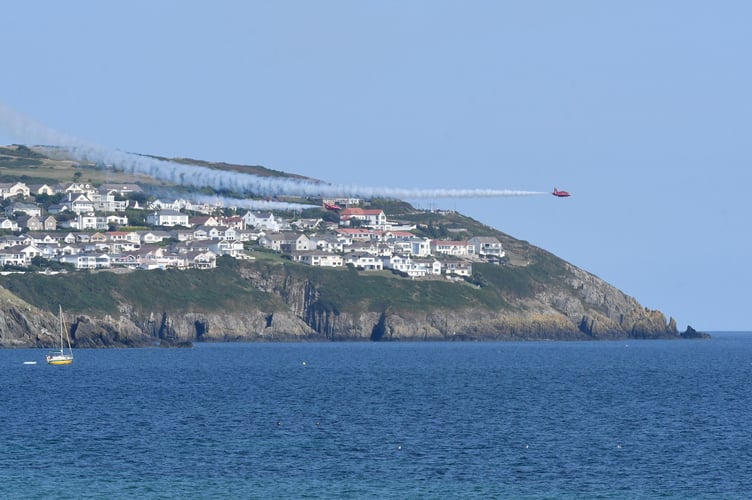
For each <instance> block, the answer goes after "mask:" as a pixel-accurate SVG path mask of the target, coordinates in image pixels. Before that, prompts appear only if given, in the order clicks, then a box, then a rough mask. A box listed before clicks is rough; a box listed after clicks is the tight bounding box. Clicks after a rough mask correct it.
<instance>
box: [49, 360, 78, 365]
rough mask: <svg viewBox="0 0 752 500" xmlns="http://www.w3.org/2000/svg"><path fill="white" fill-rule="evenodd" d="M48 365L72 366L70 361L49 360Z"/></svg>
mask: <svg viewBox="0 0 752 500" xmlns="http://www.w3.org/2000/svg"><path fill="white" fill-rule="evenodd" d="M47 364H49V365H70V364H73V360H72V359H51V360H49V361H47Z"/></svg>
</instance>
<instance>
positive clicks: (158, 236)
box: [139, 231, 171, 245]
mask: <svg viewBox="0 0 752 500" xmlns="http://www.w3.org/2000/svg"><path fill="white" fill-rule="evenodd" d="M139 236H140V237H141V243H142V244H144V245H149V244H152V245H153V244H155V243H161V242H162V241H164V240H166V239H170V238H171V236H170V233H168V232H166V231H146V232H143V233H140V234H139Z"/></svg>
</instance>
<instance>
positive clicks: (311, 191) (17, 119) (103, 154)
mask: <svg viewBox="0 0 752 500" xmlns="http://www.w3.org/2000/svg"><path fill="white" fill-rule="evenodd" d="M0 129H2V130H4V131H6V133H7V134H8V135H10V136H11V137H14V138H16V139H17V140H21V141H24V142H26V143H27V144H29V145H32V144H45V145H52V146H57V147H58V148H60V149H62V150H64V151H65V154H66V156H68V157H70V158H72V159H75V160H77V161H82V162H92V163H95V164H96V165H97V166H98V167H100V168H104V169H110V170H116V171H122V172H126V173H132V174H144V175H148V176H150V177H153V178H155V179H159V180H163V181H167V182H171V183H174V184H178V185H181V186H192V187H199V188H200V187H211V188H213V189H217V190H227V191H231V192H239V193H243V194H253V195H256V196H262V197H264V196H327V197H336V196H352V197H361V198H375V197H383V198H396V199H423V198H496V197H506V196H535V195H541V194H547V193H544V192H540V191H514V190H509V189H405V188H389V187H367V186H350V185H337V184H326V183H321V182H314V181H305V180H300V179H290V178H279V177H263V176H258V175H252V174H244V173H240V172H228V171H223V170H215V169H211V168H208V167H203V166H198V165H186V164H182V163H176V162H172V161H164V160H159V159H156V158H151V157H148V156H141V155H137V154H132V153H125V152H122V151H116V150H112V149H110V148H106V147H104V146H99V145H96V144H91V143H89V142H86V141H82V140H80V139H77V138H75V137H71V136H69V135H66V134H63V133H61V132H58V131H56V130H53V129H51V128H49V127H47V126H45V125H42V124H41V123H38V122H36V121H34V120H31V119H29V118H27V117H25V116H23V115H21V114H20V113H17V112H15V111H13V110H12V109H10V108H9V107H7V106H5V105H4V104H2V103H0Z"/></svg>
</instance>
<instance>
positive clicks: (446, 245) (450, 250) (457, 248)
mask: <svg viewBox="0 0 752 500" xmlns="http://www.w3.org/2000/svg"><path fill="white" fill-rule="evenodd" d="M431 251H432V252H433V253H435V254H436V253H440V254H444V255H451V256H452V257H470V256H472V255H474V254H475V246H474V245H473V244H471V243H468V242H467V241H451V240H434V241H432V242H431Z"/></svg>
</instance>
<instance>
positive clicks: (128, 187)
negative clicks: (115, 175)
mask: <svg viewBox="0 0 752 500" xmlns="http://www.w3.org/2000/svg"><path fill="white" fill-rule="evenodd" d="M99 189H100V190H102V191H108V192H115V193H117V194H119V195H120V196H126V195H129V194H132V193H142V192H143V189H141V186H139V185H138V184H127V183H123V184H102V185H100V186H99Z"/></svg>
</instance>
